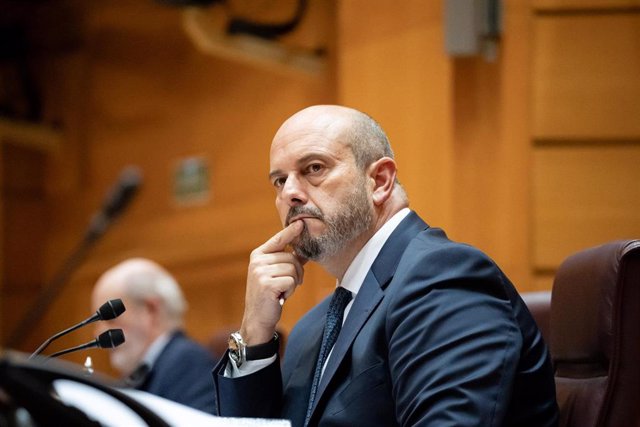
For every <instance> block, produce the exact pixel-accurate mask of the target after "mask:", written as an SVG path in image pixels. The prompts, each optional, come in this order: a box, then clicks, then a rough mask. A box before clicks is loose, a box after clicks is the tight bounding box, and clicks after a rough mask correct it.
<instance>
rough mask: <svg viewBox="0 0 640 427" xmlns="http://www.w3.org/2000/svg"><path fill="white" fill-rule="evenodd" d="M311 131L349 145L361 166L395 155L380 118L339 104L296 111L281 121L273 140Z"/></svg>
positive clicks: (304, 134) (301, 134)
mask: <svg viewBox="0 0 640 427" xmlns="http://www.w3.org/2000/svg"><path fill="white" fill-rule="evenodd" d="M310 133H315V134H316V135H317V136H318V137H319V138H326V139H328V140H335V141H339V142H341V143H342V144H344V145H345V146H348V147H349V148H350V149H351V151H352V153H353V156H354V157H355V161H356V165H357V166H358V167H359V168H361V169H362V170H364V169H365V168H366V167H367V166H369V165H370V164H371V163H373V162H374V161H376V160H378V159H380V158H382V157H389V158H392V159H393V158H394V156H393V150H392V149H391V145H390V144H389V139H388V138H387V135H386V134H385V132H384V130H383V129H382V127H380V125H379V124H378V122H376V121H375V120H374V119H373V118H372V117H370V116H369V115H367V114H365V113H363V112H361V111H358V110H355V109H353V108H349V107H343V106H340V105H314V106H311V107H308V108H305V109H303V110H301V111H299V112H297V113H296V114H294V115H293V116H291V117H290V118H289V119H287V120H286V121H285V122H284V123H283V124H282V126H281V127H280V129H279V130H278V132H277V133H276V136H275V137H274V142H275V141H277V140H279V139H282V138H283V137H284V138H286V137H290V136H296V135H297V136H298V137H302V136H307V135H309V134H310Z"/></svg>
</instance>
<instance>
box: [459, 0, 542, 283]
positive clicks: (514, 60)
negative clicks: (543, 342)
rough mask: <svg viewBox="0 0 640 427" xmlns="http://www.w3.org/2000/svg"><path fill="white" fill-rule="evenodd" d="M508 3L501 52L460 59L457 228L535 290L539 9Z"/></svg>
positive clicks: (462, 236) (514, 278)
mask: <svg viewBox="0 0 640 427" xmlns="http://www.w3.org/2000/svg"><path fill="white" fill-rule="evenodd" d="M505 10H506V13H505V16H504V22H503V25H504V36H503V37H502V38H501V40H500V43H499V45H498V58H497V60H496V61H494V62H488V61H486V60H485V59H484V58H482V57H477V58H464V59H457V60H456V61H455V71H454V76H455V95H454V102H455V109H454V117H453V126H454V150H455V151H454V162H453V164H452V166H453V170H454V183H455V185H454V192H453V195H454V203H455V210H454V219H455V220H454V225H453V230H452V232H451V234H452V236H453V237H455V238H456V239H459V240H463V241H465V242H469V243H472V244H474V245H476V246H478V247H479V248H481V249H483V250H485V251H486V252H487V253H488V254H489V255H491V256H492V257H493V258H494V259H495V260H496V262H497V263H498V264H499V265H500V266H501V268H502V269H504V271H505V272H506V273H507V275H508V276H509V277H510V278H511V280H512V281H513V282H514V284H515V285H516V286H517V287H518V289H520V290H528V289H530V287H531V274H530V269H529V265H528V259H529V251H530V247H531V246H530V235H529V233H528V227H529V223H530V204H529V198H530V185H529V173H530V141H529V126H530V121H529V118H530V110H529V103H528V102H527V100H528V99H529V97H530V91H529V80H528V74H527V70H528V69H529V61H530V41H531V16H530V11H529V8H528V7H527V6H526V4H525V3H524V2H521V1H511V2H507V3H506V9H505Z"/></svg>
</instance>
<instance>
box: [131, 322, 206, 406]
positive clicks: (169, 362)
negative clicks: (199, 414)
mask: <svg viewBox="0 0 640 427" xmlns="http://www.w3.org/2000/svg"><path fill="white" fill-rule="evenodd" d="M214 366H215V360H214V359H213V357H212V355H211V353H209V352H208V351H207V350H206V349H205V348H204V347H202V346H200V345H199V344H198V343H196V342H195V341H193V340H191V339H190V338H188V337H187V336H186V335H185V334H184V333H182V332H175V333H174V334H173V335H172V336H171V338H170V339H169V342H168V343H167V345H166V346H165V348H164V349H163V350H162V353H160V355H159V356H158V359H157V360H156V362H155V363H154V365H153V367H152V368H151V371H150V372H149V374H148V376H147V377H146V379H145V380H144V382H143V383H142V384H141V385H140V386H139V387H137V388H138V389H139V390H143V391H146V392H149V393H152V394H155V395H157V396H160V397H164V398H165V399H169V400H173V401H174V402H178V403H182V404H183V405H187V406H190V407H192V408H195V409H199V410H201V411H204V412H207V413H209V414H213V413H214V408H215V404H214V400H213V396H214V394H213V381H212V380H211V370H212V369H213V367H214Z"/></svg>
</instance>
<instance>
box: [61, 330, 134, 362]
mask: <svg viewBox="0 0 640 427" xmlns="http://www.w3.org/2000/svg"><path fill="white" fill-rule="evenodd" d="M122 343H124V332H122V329H109V330H106V331H104V332H103V333H101V334H100V335H98V337H97V338H96V339H94V340H93V341H89V342H88V343H85V344H81V345H78V346H75V347H71V348H68V349H66V350H61V351H58V352H56V353H53V354H52V355H51V356H49V357H50V358H51V357H58V356H62V355H63V354H67V353H73V352H74V351H79V350H84V349H86V348H94V347H98V348H115V347H117V346H119V345H120V344H122Z"/></svg>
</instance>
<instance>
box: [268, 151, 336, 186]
mask: <svg viewBox="0 0 640 427" xmlns="http://www.w3.org/2000/svg"><path fill="white" fill-rule="evenodd" d="M325 157H327V156H326V154H324V153H309V154H307V155H305V156H303V157H301V158H299V159H298V160H296V166H297V167H300V166H302V165H304V164H305V163H307V162H308V161H309V160H314V159H321V158H325ZM283 174H284V172H282V170H280V169H276V170H274V171H271V172H269V180H272V179H273V178H275V177H276V176H280V175H283Z"/></svg>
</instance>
